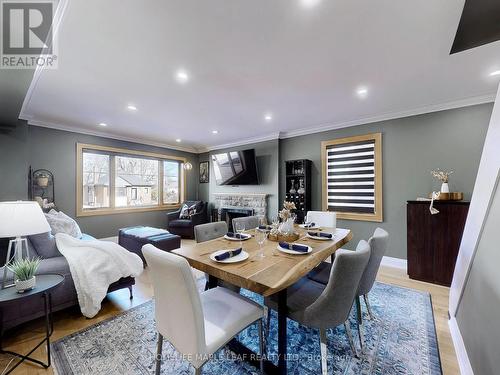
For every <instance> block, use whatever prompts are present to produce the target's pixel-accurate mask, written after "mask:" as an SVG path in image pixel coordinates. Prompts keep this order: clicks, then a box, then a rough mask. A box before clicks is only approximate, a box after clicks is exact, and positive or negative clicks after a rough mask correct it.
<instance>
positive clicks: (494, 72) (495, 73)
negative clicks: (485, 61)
mask: <svg viewBox="0 0 500 375" xmlns="http://www.w3.org/2000/svg"><path fill="white" fill-rule="evenodd" d="M490 76H491V77H494V76H500V70H495V71H493V72H491V73H490Z"/></svg>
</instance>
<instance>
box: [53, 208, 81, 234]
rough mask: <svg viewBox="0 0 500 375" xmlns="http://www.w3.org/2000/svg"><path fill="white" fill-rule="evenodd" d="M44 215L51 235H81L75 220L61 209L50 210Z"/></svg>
mask: <svg viewBox="0 0 500 375" xmlns="http://www.w3.org/2000/svg"><path fill="white" fill-rule="evenodd" d="M45 217H46V218H47V221H48V222H49V225H50V228H51V229H52V234H53V235H56V234H57V233H66V234H69V235H70V236H72V237H75V238H81V237H82V231H81V230H80V227H79V226H78V224H77V222H76V221H75V220H73V219H72V218H71V217H69V216H68V215H66V214H65V213H63V212H62V211H59V212H57V211H56V210H50V212H49V213H48V214H45Z"/></svg>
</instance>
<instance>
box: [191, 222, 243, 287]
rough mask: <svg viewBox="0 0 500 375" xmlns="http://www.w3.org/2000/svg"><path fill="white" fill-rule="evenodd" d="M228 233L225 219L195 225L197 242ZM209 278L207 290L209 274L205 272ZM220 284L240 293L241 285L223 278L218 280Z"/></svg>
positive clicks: (213, 238)
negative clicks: (230, 282)
mask: <svg viewBox="0 0 500 375" xmlns="http://www.w3.org/2000/svg"><path fill="white" fill-rule="evenodd" d="M226 233H227V223H226V222H225V221H216V222H213V223H208V224H200V225H197V226H195V227H194V238H195V240H196V243H201V242H206V241H211V240H215V239H216V238H220V237H222V236H224V235H225V234H226ZM205 278H206V279H207V281H206V283H205V290H207V289H208V278H209V276H208V274H205ZM217 285H218V286H223V287H224V288H228V289H231V290H232V291H233V292H236V293H239V292H240V287H238V286H235V285H233V284H229V283H227V282H225V281H222V280H217Z"/></svg>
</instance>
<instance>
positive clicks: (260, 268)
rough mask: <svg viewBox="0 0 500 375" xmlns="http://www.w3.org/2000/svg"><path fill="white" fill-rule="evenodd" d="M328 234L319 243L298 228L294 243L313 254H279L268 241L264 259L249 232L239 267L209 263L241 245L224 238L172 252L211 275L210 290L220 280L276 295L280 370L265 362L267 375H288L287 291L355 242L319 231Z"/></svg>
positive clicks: (347, 234)
mask: <svg viewBox="0 0 500 375" xmlns="http://www.w3.org/2000/svg"><path fill="white" fill-rule="evenodd" d="M319 230H321V231H323V232H326V233H334V237H333V239H332V240H316V239H312V238H309V237H308V236H307V231H306V230H305V229H302V228H299V227H298V226H297V227H296V231H297V232H298V233H299V235H300V237H299V239H298V240H296V241H294V243H300V244H304V245H308V246H310V247H311V248H312V251H311V252H310V253H308V254H301V255H291V254H286V253H283V252H281V251H278V250H277V246H278V243H277V242H274V241H270V240H267V241H266V243H265V244H264V246H263V250H264V258H260V257H258V256H257V255H258V253H259V244H258V243H257V241H256V239H255V230H250V231H247V232H246V233H248V234H250V235H251V238H250V239H248V240H246V241H243V242H242V245H243V250H244V251H246V252H247V253H248V254H249V258H248V259H246V260H244V261H242V262H239V263H220V262H215V261H213V260H211V259H210V254H212V253H213V252H215V251H217V250H222V249H236V248H238V247H239V246H240V243H239V242H238V241H231V240H227V239H225V238H224V237H220V238H216V239H214V240H210V241H206V242H202V243H194V244H190V245H186V246H181V248H179V249H176V250H173V251H172V252H173V253H175V254H178V255H180V256H182V257H184V258H186V259H187V261H188V262H189V264H190V265H191V267H193V268H196V269H198V270H200V271H203V272H206V273H207V274H208V275H209V287H216V286H217V282H218V280H223V281H225V282H228V283H230V284H233V285H236V286H239V287H241V288H244V289H248V290H250V291H252V292H254V293H258V294H260V295H262V296H264V297H268V296H271V295H273V294H277V300H278V311H277V313H278V366H277V367H276V366H275V365H274V364H273V363H272V362H271V361H266V363H265V372H266V373H268V374H280V375H284V374H286V371H287V368H286V359H287V332H286V316H287V288H288V287H289V286H291V285H293V284H294V283H296V282H297V281H299V280H300V279H301V278H302V277H304V276H306V275H307V274H308V273H309V272H310V271H311V270H312V269H313V268H314V267H316V266H317V265H318V264H320V263H321V262H323V261H324V260H326V259H327V258H329V257H330V256H331V255H332V254H334V253H335V251H336V250H337V249H339V248H341V247H342V246H344V245H345V244H346V243H347V242H349V241H350V240H351V239H352V233H351V231H350V230H348V229H340V228H337V229H336V230H334V229H333V228H325V227H323V228H320V229H319ZM230 348H231V349H232V350H235V351H237V352H238V354H242V355H244V358H255V354H254V353H252V352H251V351H250V350H249V349H248V348H246V347H245V346H243V345H242V344H240V343H239V342H237V341H236V340H233V341H232V342H231V345H230Z"/></svg>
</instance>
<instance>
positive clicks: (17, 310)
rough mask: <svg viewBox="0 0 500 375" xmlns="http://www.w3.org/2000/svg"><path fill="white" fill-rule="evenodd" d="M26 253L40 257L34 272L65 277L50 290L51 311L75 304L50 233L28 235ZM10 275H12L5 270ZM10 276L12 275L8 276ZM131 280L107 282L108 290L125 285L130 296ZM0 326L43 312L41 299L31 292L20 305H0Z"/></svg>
mask: <svg viewBox="0 0 500 375" xmlns="http://www.w3.org/2000/svg"><path fill="white" fill-rule="evenodd" d="M82 239H93V237H91V236H88V235H83V237H82ZM28 253H29V256H30V257H40V258H42V261H41V263H40V267H39V268H38V271H37V274H38V275H42V274H54V273H56V274H61V275H63V276H64V277H65V280H64V283H63V285H61V286H59V287H58V288H57V289H55V290H54V291H53V292H52V311H58V310H62V309H65V308H67V307H71V306H75V305H78V298H77V295H76V289H75V286H74V283H73V279H72V278H71V273H70V270H69V265H68V262H67V261H66V258H64V257H63V256H62V255H61V253H60V252H59V250H57V246H56V242H55V238H54V236H52V235H51V234H50V233H44V234H38V235H35V236H29V237H28ZM9 274H10V275H12V274H11V273H10V272H9ZM10 278H11V279H12V276H10ZM2 279H3V270H2V272H1V273H0V281H1V280H2ZM134 284H135V280H134V278H133V277H127V278H122V279H120V280H118V281H117V282H115V283H113V284H111V285H110V287H109V289H108V292H112V291H115V290H118V289H122V288H128V289H129V291H130V298H132V285H134ZM2 310H3V314H2V315H3V316H2V317H1V319H2V322H3V329H4V330H6V329H9V328H12V327H14V326H16V325H19V324H21V323H24V322H27V321H29V320H33V319H36V318H38V317H41V316H43V315H44V312H43V299H42V298H41V297H40V298H38V297H37V296H33V297H31V298H29V299H28V300H26V301H23V304H22V305H8V306H5V307H4V308H3V309H2Z"/></svg>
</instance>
